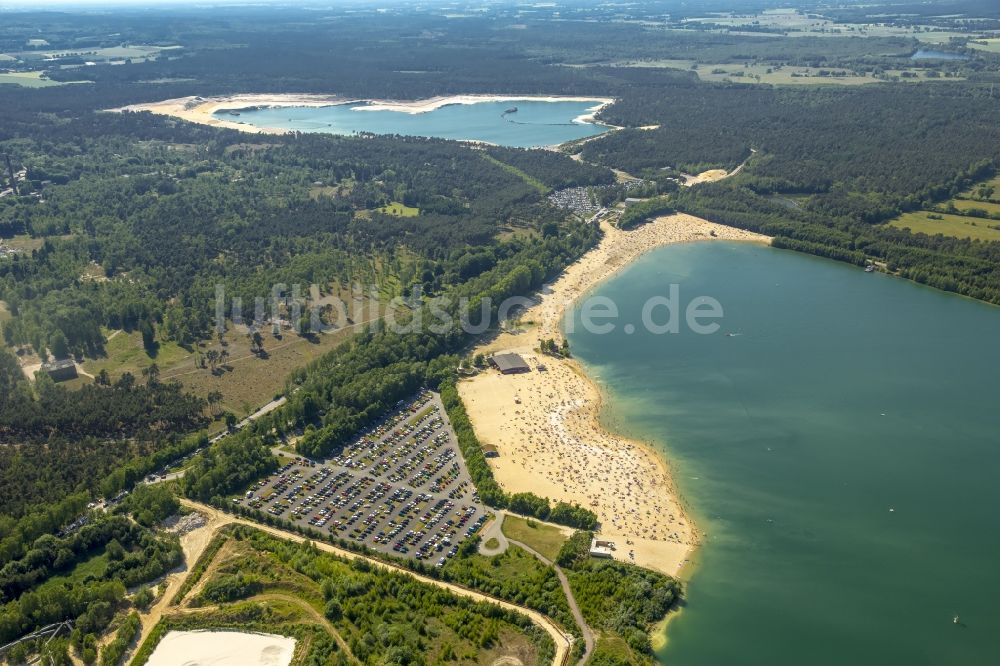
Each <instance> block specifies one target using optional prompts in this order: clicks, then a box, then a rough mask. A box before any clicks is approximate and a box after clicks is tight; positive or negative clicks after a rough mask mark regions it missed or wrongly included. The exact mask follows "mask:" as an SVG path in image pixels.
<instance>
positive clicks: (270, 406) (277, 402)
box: [142, 396, 288, 484]
mask: <svg viewBox="0 0 1000 666" xmlns="http://www.w3.org/2000/svg"><path fill="white" fill-rule="evenodd" d="M286 402H288V399H287V398H285V396H281V397H280V398H276V399H274V400H272V401H271V402H269V403H267V404H266V405H264V406H263V407H261V408H260V409H258V410H257V411H256V412H254V413H253V414H251V415H250V416H248V417H246V418H245V419H243V420H242V421H240V422H239V423H237V424H236V426H235V427H234V428H233V432H236V431H237V430H240V429H241V428H244V427H246V426H248V425H250V424H251V423H253V422H254V421H256V420H257V419H259V418H260V417H262V416H264V415H265V414H270V413H271V412H273V411H274V410H276V409H277V408H278V407H281V406H282V405H283V404H285V403H286ZM231 434H232V433H231V432H229V431H227V430H223V431H222V432H220V433H219V434H217V435H215V436H214V437H212V438H211V439H210V440H208V443H209V444H215V443H216V442H218V441H219V440H220V439H222V438H223V437H225V436H226V435H231ZM182 478H184V470H180V471H179V472H171V473H170V474H167V475H166V476H158V477H157V478H155V479H153V480H152V481H143V482H142V483H148V484H154V483H163V482H164V481H174V480H176V479H182Z"/></svg>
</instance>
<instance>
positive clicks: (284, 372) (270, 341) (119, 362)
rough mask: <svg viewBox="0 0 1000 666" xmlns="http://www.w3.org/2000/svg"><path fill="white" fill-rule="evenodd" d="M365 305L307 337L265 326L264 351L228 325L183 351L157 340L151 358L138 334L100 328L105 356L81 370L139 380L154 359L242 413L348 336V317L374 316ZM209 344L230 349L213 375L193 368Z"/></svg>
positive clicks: (164, 373) (222, 406)
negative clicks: (258, 350)
mask: <svg viewBox="0 0 1000 666" xmlns="http://www.w3.org/2000/svg"><path fill="white" fill-rule="evenodd" d="M335 295H337V296H339V297H340V298H341V299H344V301H345V303H346V304H347V308H348V309H349V310H350V309H351V308H352V307H354V304H352V302H351V301H350V298H351V297H350V295H349V293H348V292H338V293H337V294H335ZM364 307H365V310H364V311H363V312H359V313H353V316H357V317H361V318H360V319H358V320H356V321H355V320H351V321H349V322H347V324H348V325H347V326H344V328H341V329H338V330H336V331H332V332H330V333H325V334H321V335H318V336H314V337H311V338H306V337H302V336H300V335H298V334H297V333H295V332H293V331H288V330H286V331H282V332H281V334H280V336H279V337H276V336H274V334H273V332H272V330H271V328H270V327H264V329H263V330H262V331H261V336H262V337H263V339H264V352H265V354H263V355H258V354H253V353H251V352H250V341H249V340H248V339H247V337H246V333H245V332H243V331H241V330H237V329H235V328H232V327H230V329H229V330H228V331H226V333H225V335H224V336H223V340H224V342H225V345H224V346H223V345H220V344H219V342H218V340H215V339H213V340H209V341H203V342H200V343H197V344H195V345H194V346H193V347H192V348H191V350H187V349H185V348H183V347H181V346H180V345H178V344H177V343H175V342H168V341H163V340H160V341H159V348H158V349H157V354H156V356H155V357H150V356H149V354H147V353H146V350H145V348H144V347H143V345H142V336H141V335H140V334H139V333H138V332H137V331H133V332H131V333H126V332H125V331H104V333H105V339H106V340H107V342H106V343H105V346H104V348H105V352H106V356H103V357H100V358H88V359H86V360H85V361H84V363H83V369H84V371H85V372H88V373H90V374H92V375H94V376H96V375H97V374H98V373H99V372H100V371H101V370H107V372H108V374H109V375H110V376H111V379H112V381H113V380H115V379H117V378H118V377H120V376H121V375H123V374H124V373H126V372H130V373H132V374H133V375H134V376H135V377H136V378H139V379H141V377H142V370H143V369H144V368H148V367H149V366H150V365H152V364H153V363H156V365H157V367H158V368H159V369H160V379H161V380H162V381H168V380H175V381H178V382H180V383H181V384H182V385H183V386H184V387H185V388H186V389H187V390H189V391H191V392H192V393H194V394H196V395H199V396H202V397H205V396H207V395H208V394H209V393H211V392H213V391H218V392H220V393H221V394H222V400H221V402H220V403H219V405H218V410H220V411H229V412H232V413H233V414H235V415H236V416H237V417H240V418H242V417H244V416H247V415H248V414H250V413H252V412H254V411H256V410H257V409H258V408H260V407H261V406H262V405H264V404H266V403H268V402H270V401H271V399H273V398H274V396H275V395H276V394H277V393H280V392H281V391H282V389H283V388H284V386H285V379H286V378H287V377H288V375H289V374H290V373H291V372H292V371H293V370H295V369H296V368H299V367H301V366H303V365H306V364H307V363H309V362H310V361H312V360H313V359H315V358H316V357H318V356H320V355H322V354H325V353H326V352H328V351H330V350H331V349H333V348H334V347H336V346H337V345H339V344H340V343H341V342H344V341H346V340H348V339H350V337H352V336H353V335H354V333H355V332H356V331H357V330H358V328H359V327H357V326H353V325H351V324H352V322H353V324H362V323H365V322H367V321H370V320H371V318H372V317H373V316H377V315H378V313H372V312H369V311H368V310H369V309H370V307H369V304H368V303H367V302H366V303H365V305H364ZM343 324H344V322H341V325H343ZM210 349H214V350H216V351H221V350H223V349H224V350H225V351H227V352H228V353H229V358H228V359H227V361H226V363H224V364H219V365H218V366H217V368H216V372H215V373H214V374H213V373H212V371H211V369H209V368H200V367H198V357H199V355H202V356H204V354H205V353H206V352H208V351H209V350H210Z"/></svg>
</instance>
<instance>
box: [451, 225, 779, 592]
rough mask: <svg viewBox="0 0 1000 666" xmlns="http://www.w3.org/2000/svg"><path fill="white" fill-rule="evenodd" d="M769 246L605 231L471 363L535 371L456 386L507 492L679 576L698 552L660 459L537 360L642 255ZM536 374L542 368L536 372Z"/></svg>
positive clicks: (577, 368) (729, 235)
mask: <svg viewBox="0 0 1000 666" xmlns="http://www.w3.org/2000/svg"><path fill="white" fill-rule="evenodd" d="M712 239H718V240H729V241H734V240H735V241H750V242H759V243H767V242H769V241H770V238H768V237H767V236H762V235H760V234H754V233H751V232H747V231H742V230H740V229H734V228H732V227H726V226H723V225H719V224H714V223H711V222H707V221H705V220H701V219H699V218H696V217H692V216H690V215H684V214H675V215H669V216H666V217H660V218H657V219H656V220H654V221H653V222H650V223H648V224H646V225H643V226H641V227H639V228H638V229H635V230H632V231H621V230H619V229H617V228H614V227H612V226H610V225H607V224H605V225H604V238H603V239H602V240H601V242H600V244H599V245H598V246H597V247H596V248H594V249H593V250H591V251H590V252H588V253H587V254H586V255H584V257H582V258H581V259H580V260H579V261H577V262H576V263H574V264H573V265H571V266H570V267H569V268H567V269H566V271H565V272H564V273H563V275H562V276H561V277H560V278H559V280H558V281H556V282H555V283H554V284H552V285H551V286H550V287H549V288H547V289H546V290H545V293H543V295H542V297H541V302H540V303H538V304H537V305H536V306H534V307H532V308H530V309H529V310H528V311H527V312H525V313H524V314H523V315H522V317H521V322H523V326H522V329H521V330H519V331H518V332H517V333H511V332H508V333H502V334H501V335H499V336H498V337H497V338H495V339H494V340H492V341H490V342H489V343H488V344H485V345H483V346H482V347H480V348H478V349H476V353H480V352H482V353H485V354H493V353H495V352H498V351H511V352H517V353H519V354H521V355H522V357H523V358H524V359H525V360H526V361H527V362H528V364H529V365H530V366H532V371H531V372H530V373H527V374H520V375H501V374H499V373H498V372H497V371H495V370H489V371H485V372H482V373H480V374H479V375H477V376H475V377H472V378H470V379H467V380H463V381H462V382H460V383H459V392H460V394H461V396H462V399H463V401H464V402H465V406H466V409H467V410H468V413H469V417H470V418H471V420H472V423H473V426H474V427H475V430H476V434H477V435H478V437H479V439H480V441H481V442H482V443H483V444H484V445H492V446H495V447H496V449H497V452H498V454H499V456H498V457H496V458H491V459H490V465H491V467H492V468H493V473H494V474H495V476H496V478H497V481H498V482H499V483H500V484H501V485H502V486H503V487H504V489H506V490H507V491H509V492H527V491H531V492H534V493H537V494H539V495H542V496H545V497H549V498H551V499H554V500H563V501H568V502H573V503H577V504H579V505H581V506H584V507H587V508H589V509H591V510H593V511H594V512H595V513H597V515H598V519H599V520H600V523H601V528H600V536H601V537H603V538H607V539H609V540H611V541H614V543H615V546H616V550H615V557H616V558H618V559H621V560H623V561H626V562H634V563H635V564H638V565H641V566H644V567H647V568H650V569H655V570H658V571H662V572H664V573H667V574H670V575H677V573H678V572H679V571H680V570H681V568H682V567H683V565H684V564H685V562H686V561H687V558H688V556H689V554H690V552H691V550H692V549H693V548H694V547H695V546H696V545H697V543H698V534H697V531H696V529H695V526H694V525H693V524H692V523H691V521H690V520H689V518H688V516H687V515H686V513H685V510H684V507H683V506H682V505H681V502H680V500H679V498H678V496H677V492H676V491H675V489H674V483H673V480H672V479H671V476H670V472H669V470H668V468H667V466H666V464H665V463H664V461H663V459H662V457H661V455H660V454H659V453H657V452H656V451H654V450H652V449H651V448H650V447H648V446H647V445H645V444H643V443H641V442H637V441H632V440H629V439H626V438H623V437H620V436H617V435H615V434H613V433H609V432H607V431H606V430H604V429H603V428H602V427H601V425H600V423H599V421H598V415H599V411H600V406H601V392H600V389H599V388H598V387H597V386H596V385H595V384H594V383H593V382H592V381H591V380H590V379H589V378H588V377H587V376H586V374H585V373H584V372H583V369H582V367H581V365H580V364H579V363H578V362H576V361H575V360H573V359H559V358H555V357H552V356H548V355H543V354H541V353H539V351H538V348H539V343H540V341H541V340H542V339H545V338H554V339H555V340H556V341H559V340H561V339H562V322H563V317H564V313H565V312H566V309H567V307H568V306H570V305H571V304H572V303H573V302H574V301H575V300H576V299H578V298H580V297H581V296H583V295H584V294H585V293H587V292H588V291H589V290H591V289H592V288H593V287H594V286H595V285H597V284H598V283H600V282H601V281H603V280H605V279H607V278H608V277H609V276H611V275H613V274H614V273H615V272H617V271H618V270H620V269H622V268H623V267H625V266H626V265H628V264H629V263H631V262H632V261H634V260H635V259H637V258H638V257H639V256H640V255H642V254H644V253H646V252H648V251H649V250H652V249H654V248H657V247H660V246H663V245H668V244H671V243H684V242H691V241H700V240H712ZM538 364H543V365H544V366H545V367H546V370H545V371H544V372H539V371H538V370H537V366H538Z"/></svg>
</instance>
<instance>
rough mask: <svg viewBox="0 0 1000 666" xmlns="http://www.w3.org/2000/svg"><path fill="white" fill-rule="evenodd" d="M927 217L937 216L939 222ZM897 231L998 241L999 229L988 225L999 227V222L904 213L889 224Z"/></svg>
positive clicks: (944, 214) (957, 216)
mask: <svg viewBox="0 0 1000 666" xmlns="http://www.w3.org/2000/svg"><path fill="white" fill-rule="evenodd" d="M929 215H939V216H940V217H941V219H940V220H936V219H930V218H929V217H928V216H929ZM889 224H890V225H891V226H893V227H896V228H898V229H907V228H908V229H909V230H910V231H912V232H913V233H922V234H927V235H929V236H933V235H935V234H944V235H945V236H954V237H955V238H972V239H974V240H984V241H1000V229H992V228H990V225H993V226H998V227H1000V221H997V220H984V219H981V218H975V217H966V216H962V215H948V214H947V213H933V212H928V211H918V212H913V213H904V214H903V215H901V216H899V217H897V218H896V219H895V220H892V221H891V222H890V223H889Z"/></svg>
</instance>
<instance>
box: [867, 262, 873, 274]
mask: <svg viewBox="0 0 1000 666" xmlns="http://www.w3.org/2000/svg"><path fill="white" fill-rule="evenodd" d="M874 272H875V264H868V265H867V266H865V273H874Z"/></svg>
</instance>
